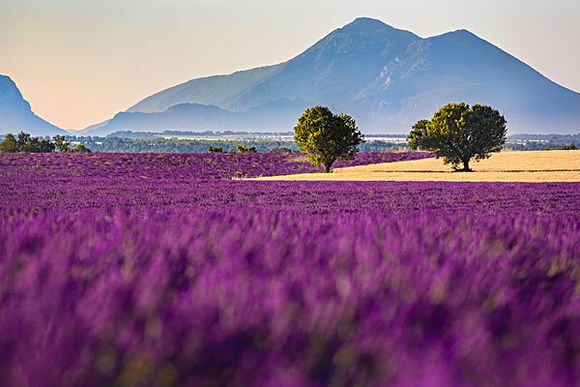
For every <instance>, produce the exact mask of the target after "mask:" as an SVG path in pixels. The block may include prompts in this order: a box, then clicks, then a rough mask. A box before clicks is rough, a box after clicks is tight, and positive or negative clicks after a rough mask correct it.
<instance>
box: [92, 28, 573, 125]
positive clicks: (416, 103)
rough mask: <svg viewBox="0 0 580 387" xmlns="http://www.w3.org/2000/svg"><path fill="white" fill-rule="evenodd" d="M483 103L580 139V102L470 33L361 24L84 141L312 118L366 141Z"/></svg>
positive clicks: (142, 108)
mask: <svg viewBox="0 0 580 387" xmlns="http://www.w3.org/2000/svg"><path fill="white" fill-rule="evenodd" d="M461 101H464V102H467V103H469V104H474V103H482V104H488V105H491V106H493V107H494V108H496V109H498V110H499V111H500V112H501V113H502V114H504V115H505V117H506V119H507V121H508V129H509V132H510V133H511V134H515V133H577V132H579V131H580V94H579V93H576V92H574V91H572V90H569V89H566V88H564V87H562V86H560V85H558V84H556V83H554V82H552V81H551V80H549V79H547V78H546V77H544V76H543V75H541V74H540V73H538V72H537V71H535V70H534V69H532V68H531V67H530V66H528V65H526V64H525V63H523V62H521V61H519V60H518V59H516V58H514V57H513V56H511V55H509V54H508V53H506V52H504V51H502V50H501V49H499V48H498V47H496V46H494V45H492V44H490V43H488V42H487V41H485V40H483V39H481V38H478V37H477V36H475V35H474V34H472V33H470V32H469V31H466V30H458V31H454V32H449V33H446V34H443V35H439V36H434V37H430V38H425V39H423V38H420V37H419V36H417V35H415V34H413V33H411V32H409V31H404V30H399V29H396V28H393V27H390V26H388V25H386V24H384V23H383V22H381V21H379V20H374V19H369V18H358V19H356V20H355V21H353V22H352V23H350V24H348V25H346V26H344V27H343V28H339V29H337V30H335V31H333V32H331V33H330V34H328V35H327V36H326V37H324V38H323V39H322V40H320V41H319V42H317V43H316V44H315V45H313V46H312V47H310V48H309V49H307V50H306V51H305V52H303V53H302V54H300V55H298V56H297V57H295V58H293V59H291V60H289V61H287V62H284V63H281V64H278V65H274V66H267V67H261V68H256V69H252V70H247V71H240V72H236V73H233V74H230V75H218V76H212V77H206V78H199V79H194V80H191V81H188V82H185V83H183V84H180V85H177V86H174V87H171V88H169V89H166V90H163V91H161V92H159V93H157V94H154V95H152V96H149V97H147V98H145V99H143V100H142V101H140V102H139V103H137V104H136V105H134V106H133V107H131V108H130V109H128V110H127V111H126V112H121V113H119V114H117V115H115V117H113V118H112V119H111V120H109V121H105V122H103V123H101V124H97V125H93V126H91V127H89V128H87V129H85V130H83V131H82V132H81V133H82V134H90V135H96V134H100V135H102V134H107V133H111V132H114V131H118V130H133V131H139V130H147V131H163V130H167V129H173V130H180V129H182V130H206V129H217V130H228V129H229V130H251V131H288V130H291V129H292V127H293V126H294V125H295V123H296V120H297V118H298V117H299V116H300V114H301V113H302V112H303V111H304V109H305V108H306V107H308V106H311V105H326V106H329V107H330V108H331V109H332V110H334V111H337V112H345V113H348V114H350V115H352V116H353V117H354V118H355V119H356V120H357V123H358V125H359V127H360V128H361V130H362V131H363V133H373V132H374V133H377V132H381V133H389V132H391V133H404V132H408V131H409V130H410V127H411V126H412V125H413V123H415V122H416V121H417V120H419V119H422V118H430V117H431V116H432V114H433V112H434V111H436V110H437V109H438V108H439V107H440V106H442V105H444V104H446V103H448V102H461Z"/></svg>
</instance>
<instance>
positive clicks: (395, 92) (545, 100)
mask: <svg viewBox="0 0 580 387" xmlns="http://www.w3.org/2000/svg"><path fill="white" fill-rule="evenodd" d="M450 101H467V102H469V103H484V104H489V105H492V106H494V107H496V108H498V109H499V110H500V111H501V112H502V114H504V115H505V116H506V118H507V119H508V126H509V127H510V129H512V132H514V131H516V130H514V129H520V130H517V131H524V132H531V131H537V132H554V131H555V132H557V131H569V130H573V129H574V128H576V130H580V125H579V124H580V114H579V112H580V95H579V94H578V93H575V92H573V91H571V90H568V89H566V88H564V87H562V86H560V85H558V84H556V83H554V82H552V81H551V80H549V79H548V78H546V77H544V76H543V75H541V74H540V73H538V72H537V71H535V70H534V69H533V68H531V67H530V66H528V65H526V64H525V63H523V62H521V61H519V60H518V59H516V58H514V57H513V56H511V55H509V54H508V53H506V52H504V51H502V50H501V49H499V48H497V47H496V46H494V45H492V44H490V43H489V42H487V41H485V40H483V39H480V38H478V37H477V36H475V35H474V34H472V33H470V32H469V31H466V30H459V31H454V32H450V33H446V34H443V35H440V36H435V37H431V38H427V39H422V40H420V41H416V42H414V43H412V44H411V45H409V47H408V48H407V50H406V51H405V52H404V53H403V54H401V55H400V56H399V57H397V59H396V60H394V61H391V62H389V63H388V64H387V65H386V66H385V68H384V70H383V72H382V73H381V74H380V76H379V77H377V79H375V81H374V82H372V83H371V84H370V85H369V86H368V87H366V88H365V89H364V90H362V91H361V92H360V94H359V95H358V96H357V101H356V104H355V106H356V107H354V108H355V110H357V111H364V112H365V116H366V117H369V121H373V117H375V119H387V120H388V121H389V123H388V124H389V125H391V126H403V125H408V124H409V123H410V122H414V121H416V120H417V117H425V118H430V117H431V115H432V114H433V112H434V111H435V110H437V109H438V108H439V107H440V106H442V105H443V104H445V103H447V102H450ZM370 125H372V123H371V124H370Z"/></svg>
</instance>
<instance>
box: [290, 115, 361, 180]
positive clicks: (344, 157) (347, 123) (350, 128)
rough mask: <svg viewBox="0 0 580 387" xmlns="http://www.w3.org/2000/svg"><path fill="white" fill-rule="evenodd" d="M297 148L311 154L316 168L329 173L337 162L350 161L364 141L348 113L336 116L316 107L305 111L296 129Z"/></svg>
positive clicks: (310, 159)
mask: <svg viewBox="0 0 580 387" xmlns="http://www.w3.org/2000/svg"><path fill="white" fill-rule="evenodd" d="M294 133H295V136H294V141H296V143H297V145H298V149H300V150H301V151H302V152H305V153H307V154H308V156H307V157H308V160H309V161H310V162H311V163H312V164H314V165H316V166H324V169H325V171H326V172H330V167H331V166H332V164H333V163H334V162H335V161H336V160H340V161H348V160H351V159H352V158H353V157H354V156H355V155H356V153H357V152H358V145H360V144H361V143H363V142H364V139H363V136H362V134H361V132H360V130H359V129H358V127H357V126H356V122H355V120H354V119H353V118H352V117H351V116H349V115H346V114H343V113H341V114H333V113H332V112H331V111H330V109H329V108H327V107H324V106H314V107H311V108H308V109H306V111H305V112H304V114H302V116H301V117H300V118H298V125H296V127H294Z"/></svg>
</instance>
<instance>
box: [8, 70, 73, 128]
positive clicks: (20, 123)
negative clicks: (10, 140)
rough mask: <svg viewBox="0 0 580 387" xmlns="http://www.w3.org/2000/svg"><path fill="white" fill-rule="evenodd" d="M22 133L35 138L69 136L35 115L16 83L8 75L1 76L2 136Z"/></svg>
mask: <svg viewBox="0 0 580 387" xmlns="http://www.w3.org/2000/svg"><path fill="white" fill-rule="evenodd" d="M20 131H24V132H27V133H30V134H32V135H33V136H53V135H56V134H62V135H68V134H69V133H67V132H65V131H64V130H62V129H60V128H58V127H56V126H54V125H52V124H51V123H50V122H47V121H45V120H43V119H42V118H40V117H38V116H37V115H36V114H34V113H33V112H32V110H31V109H30V104H29V103H28V102H27V101H26V100H25V99H24V98H23V97H22V94H21V93H20V90H18V87H16V84H15V83H14V81H13V80H12V79H10V77H8V76H6V75H0V134H6V133H13V134H16V133H18V132H20Z"/></svg>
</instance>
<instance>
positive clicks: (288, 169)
mask: <svg viewBox="0 0 580 387" xmlns="http://www.w3.org/2000/svg"><path fill="white" fill-rule="evenodd" d="M426 157H433V156H432V155H430V154H429V153H426V152H391V153H389V152H365V153H358V154H357V155H356V157H355V159H354V160H352V161H349V162H347V163H341V162H337V163H335V165H334V167H344V166H353V165H365V164H377V163H387V162H394V161H405V160H418V159H422V158H426ZM317 170H318V169H317V168H315V167H313V166H312V165H310V164H309V163H308V162H307V161H306V158H305V156H304V155H302V154H296V153H290V154H288V153H254V154H239V153H225V154H224V153H195V154H186V153H136V154H135V153H94V154H91V155H85V154H75V153H42V154H33V153H19V154H10V153H0V176H28V177H70V176H77V177H78V176H85V177H113V178H120V177H141V178H154V179H155V178H157V179H203V180H208V179H231V178H240V177H258V176H275V175H288V174H293V173H306V172H314V171H317Z"/></svg>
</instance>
